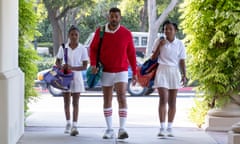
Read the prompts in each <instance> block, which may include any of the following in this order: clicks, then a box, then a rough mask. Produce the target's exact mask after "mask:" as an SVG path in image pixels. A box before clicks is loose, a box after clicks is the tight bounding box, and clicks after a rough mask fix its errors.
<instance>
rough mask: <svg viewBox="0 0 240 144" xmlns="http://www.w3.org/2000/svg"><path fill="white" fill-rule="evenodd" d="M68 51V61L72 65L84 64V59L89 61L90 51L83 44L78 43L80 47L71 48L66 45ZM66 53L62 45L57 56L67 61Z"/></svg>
mask: <svg viewBox="0 0 240 144" xmlns="http://www.w3.org/2000/svg"><path fill="white" fill-rule="evenodd" d="M66 48H67V49H68V50H67V53H68V59H67V62H68V64H69V65H71V66H73V67H74V66H82V61H88V59H89V58H88V51H87V48H85V47H84V46H83V45H81V44H78V47H77V48H75V49H71V48H69V46H68V45H66ZM63 57H64V54H63V48H62V47H60V48H59V51H58V54H57V58H59V59H63V63H65V61H64V58H63Z"/></svg>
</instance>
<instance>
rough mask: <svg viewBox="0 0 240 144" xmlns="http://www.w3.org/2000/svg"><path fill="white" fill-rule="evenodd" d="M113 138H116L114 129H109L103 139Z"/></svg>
mask: <svg viewBox="0 0 240 144" xmlns="http://www.w3.org/2000/svg"><path fill="white" fill-rule="evenodd" d="M112 138H114V131H113V129H107V130H106V131H105V133H104V135H103V139H112Z"/></svg>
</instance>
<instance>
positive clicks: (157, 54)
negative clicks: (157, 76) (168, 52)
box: [151, 37, 164, 60]
mask: <svg viewBox="0 0 240 144" xmlns="http://www.w3.org/2000/svg"><path fill="white" fill-rule="evenodd" d="M159 40H160V42H161V40H164V37H160V39H159ZM160 42H159V44H158V46H157V48H156V50H155V51H154V52H153V54H152V56H151V58H152V60H156V59H157V58H158V56H159V55H160V52H161V46H160Z"/></svg>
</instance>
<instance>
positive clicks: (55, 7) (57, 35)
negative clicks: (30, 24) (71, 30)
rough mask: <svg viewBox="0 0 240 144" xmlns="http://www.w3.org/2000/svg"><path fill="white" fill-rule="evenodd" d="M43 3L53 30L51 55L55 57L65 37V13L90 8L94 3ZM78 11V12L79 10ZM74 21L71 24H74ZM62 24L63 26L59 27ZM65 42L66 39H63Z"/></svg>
mask: <svg viewBox="0 0 240 144" xmlns="http://www.w3.org/2000/svg"><path fill="white" fill-rule="evenodd" d="M43 3H44V5H45V7H46V9H47V12H48V18H49V21H50V23H51V26H52V30H53V34H52V35H53V54H54V55H56V54H57V51H58V48H59V46H60V44H61V43H63V42H64V38H65V37H66V32H65V31H66V28H65V26H66V25H65V23H64V22H65V21H64V19H65V18H66V15H67V13H68V12H69V11H70V10H73V9H74V8H77V7H78V8H79V9H81V10H84V8H85V7H87V5H88V6H91V4H93V3H94V1H92V0H88V1H85V0H59V1H57V2H56V1H54V0H43ZM79 9H78V10H79ZM75 22H76V21H74V22H72V23H71V24H75ZM61 24H63V25H61ZM65 40H66V39H65Z"/></svg>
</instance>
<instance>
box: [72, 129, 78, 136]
mask: <svg viewBox="0 0 240 144" xmlns="http://www.w3.org/2000/svg"><path fill="white" fill-rule="evenodd" d="M70 135H71V136H76V135H78V130H77V127H72V129H71V133H70Z"/></svg>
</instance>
